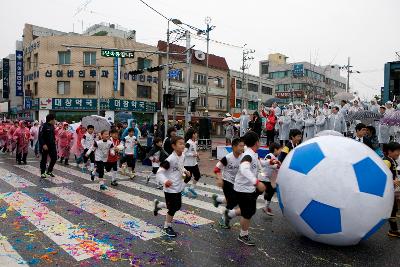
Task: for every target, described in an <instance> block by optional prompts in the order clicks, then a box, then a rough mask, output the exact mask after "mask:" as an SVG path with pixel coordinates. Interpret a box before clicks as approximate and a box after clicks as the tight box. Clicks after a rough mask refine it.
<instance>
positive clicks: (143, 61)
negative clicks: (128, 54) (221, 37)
mask: <svg viewBox="0 0 400 267" xmlns="http://www.w3.org/2000/svg"><path fill="white" fill-rule="evenodd" d="M150 67H151V60H150V59H147V58H142V57H140V58H138V69H140V70H142V69H146V68H150Z"/></svg>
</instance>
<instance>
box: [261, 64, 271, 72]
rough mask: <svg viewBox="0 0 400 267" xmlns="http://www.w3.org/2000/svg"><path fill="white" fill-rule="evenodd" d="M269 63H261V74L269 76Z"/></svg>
mask: <svg viewBox="0 0 400 267" xmlns="http://www.w3.org/2000/svg"><path fill="white" fill-rule="evenodd" d="M268 67H269V63H268V62H265V63H261V74H268Z"/></svg>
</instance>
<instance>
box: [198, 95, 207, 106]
mask: <svg viewBox="0 0 400 267" xmlns="http://www.w3.org/2000/svg"><path fill="white" fill-rule="evenodd" d="M196 102H197V103H196V104H197V106H199V107H205V106H206V97H205V96H200V97H199V98H197V100H196Z"/></svg>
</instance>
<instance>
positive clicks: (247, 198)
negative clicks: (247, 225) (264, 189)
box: [236, 192, 258, 220]
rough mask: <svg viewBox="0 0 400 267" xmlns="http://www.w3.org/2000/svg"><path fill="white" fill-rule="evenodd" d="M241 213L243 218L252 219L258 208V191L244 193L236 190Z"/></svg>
mask: <svg viewBox="0 0 400 267" xmlns="http://www.w3.org/2000/svg"><path fill="white" fill-rule="evenodd" d="M236 196H237V199H238V203H239V208H240V213H241V215H242V217H243V218H245V219H247V220H250V219H251V217H253V215H254V214H255V213H256V210H257V197H258V195H257V192H253V193H243V192H236Z"/></svg>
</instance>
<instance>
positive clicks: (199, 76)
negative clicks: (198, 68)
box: [193, 72, 206, 84]
mask: <svg viewBox="0 0 400 267" xmlns="http://www.w3.org/2000/svg"><path fill="white" fill-rule="evenodd" d="M193 82H194V83H197V84H206V75H205V74H203V73H198V72H195V73H194V81H193Z"/></svg>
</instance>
